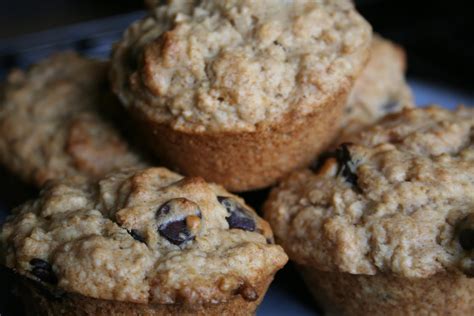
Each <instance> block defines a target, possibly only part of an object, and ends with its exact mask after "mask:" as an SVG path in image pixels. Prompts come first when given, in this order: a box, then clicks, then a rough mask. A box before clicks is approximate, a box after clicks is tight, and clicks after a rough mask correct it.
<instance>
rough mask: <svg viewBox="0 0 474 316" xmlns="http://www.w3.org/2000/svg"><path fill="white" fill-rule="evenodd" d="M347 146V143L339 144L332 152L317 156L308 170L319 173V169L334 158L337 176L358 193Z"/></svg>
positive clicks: (355, 175)
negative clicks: (342, 178) (337, 167)
mask: <svg viewBox="0 0 474 316" xmlns="http://www.w3.org/2000/svg"><path fill="white" fill-rule="evenodd" d="M349 145H350V144H347V143H345V144H341V145H340V146H339V147H338V148H337V149H336V150H335V151H333V152H325V153H322V154H321V155H320V156H319V158H318V160H317V161H316V162H315V163H313V164H312V165H311V166H310V169H311V170H313V171H314V172H317V171H319V169H321V167H322V166H323V165H324V163H325V162H326V161H327V160H328V159H330V158H335V159H336V161H337V164H338V166H339V169H338V171H337V174H338V175H342V177H344V179H345V180H346V182H348V183H350V184H352V185H353V186H354V188H355V189H356V190H358V191H360V188H359V187H358V185H357V180H358V177H357V174H356V173H355V172H354V171H353V170H352V169H353V167H352V166H351V165H352V164H353V161H352V157H351V152H350V151H349Z"/></svg>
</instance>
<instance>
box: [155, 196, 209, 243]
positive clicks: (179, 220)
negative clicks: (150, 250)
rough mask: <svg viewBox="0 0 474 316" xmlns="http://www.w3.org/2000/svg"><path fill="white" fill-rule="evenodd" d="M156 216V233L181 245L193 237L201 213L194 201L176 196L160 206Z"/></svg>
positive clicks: (198, 224)
mask: <svg viewBox="0 0 474 316" xmlns="http://www.w3.org/2000/svg"><path fill="white" fill-rule="evenodd" d="M156 218H157V222H158V233H159V234H160V235H161V236H162V237H164V238H166V240H168V241H169V242H170V243H172V244H173V245H177V246H181V245H183V244H185V243H186V242H188V241H191V240H194V239H195V237H196V233H197V231H198V230H199V228H200V226H201V225H200V220H201V218H202V215H201V210H200V209H199V206H198V205H197V204H196V203H194V202H192V201H190V200H188V199H185V198H177V199H172V200H170V201H168V202H166V203H165V204H163V205H162V206H160V208H159V209H158V211H157V214H156Z"/></svg>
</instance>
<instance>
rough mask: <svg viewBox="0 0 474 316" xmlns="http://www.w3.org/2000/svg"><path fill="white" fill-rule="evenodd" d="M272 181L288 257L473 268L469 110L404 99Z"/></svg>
mask: <svg viewBox="0 0 474 316" xmlns="http://www.w3.org/2000/svg"><path fill="white" fill-rule="evenodd" d="M356 143H357V144H346V145H342V146H341V147H339V148H338V149H337V150H336V151H335V152H333V153H329V154H326V155H323V156H322V157H321V158H320V161H319V163H318V164H317V165H315V167H314V168H313V169H314V171H311V170H305V171H299V172H295V173H294V174H292V175H291V176H290V177H289V178H288V179H286V180H285V181H283V182H282V183H281V184H280V185H279V187H277V188H276V189H274V190H273V192H272V193H271V196H270V198H269V200H268V201H267V203H266V206H265V216H266V218H267V219H268V220H269V222H270V224H271V225H272V227H273V228H274V232H275V235H276V237H277V240H278V241H280V242H281V244H282V245H283V247H284V248H285V250H286V251H287V253H288V254H289V256H290V258H291V259H293V260H295V261H296V262H298V263H299V264H301V265H304V266H309V267H312V268H314V269H318V270H322V271H334V272H348V273H352V274H366V275H374V274H377V273H390V274H392V275H396V276H400V277H407V278H427V277H430V276H432V275H434V274H437V273H442V272H445V271H453V270H455V271H459V272H460V273H464V274H465V275H468V276H472V275H474V215H473V214H474V195H473V192H474V110H473V109H472V108H460V109H458V110H456V111H453V112H451V111H449V110H445V109H441V108H439V107H436V106H432V107H428V108H425V109H406V110H403V111H402V112H400V113H397V114H392V115H389V116H387V117H385V118H384V119H382V120H381V121H380V122H379V123H378V124H377V125H375V126H373V127H371V128H369V129H367V130H366V131H364V132H362V133H361V134H360V135H359V136H358V137H357V138H356Z"/></svg>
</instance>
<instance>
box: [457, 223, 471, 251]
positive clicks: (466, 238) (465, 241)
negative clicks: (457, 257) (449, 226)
mask: <svg viewBox="0 0 474 316" xmlns="http://www.w3.org/2000/svg"><path fill="white" fill-rule="evenodd" d="M459 243H460V244H461V247H462V248H463V249H464V250H467V251H471V250H473V249H474V228H472V229H463V230H461V231H460V232H459Z"/></svg>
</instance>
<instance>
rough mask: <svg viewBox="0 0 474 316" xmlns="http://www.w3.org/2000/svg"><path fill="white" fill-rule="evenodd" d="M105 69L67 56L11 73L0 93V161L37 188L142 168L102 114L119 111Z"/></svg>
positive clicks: (60, 56)
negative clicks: (65, 179)
mask: <svg viewBox="0 0 474 316" xmlns="http://www.w3.org/2000/svg"><path fill="white" fill-rule="evenodd" d="M108 69H109V67H108V63H106V62H102V61H96V60H90V59H86V58H83V57H80V56H78V55H77V54H75V53H72V52H71V53H60V54H56V55H54V56H51V57H49V58H47V59H45V60H43V61H41V62H40V63H39V64H37V65H35V66H33V67H32V68H31V69H29V70H28V71H26V72H23V71H20V70H15V71H13V72H12V73H10V75H9V76H8V79H7V81H6V82H5V84H4V85H3V88H2V91H1V92H0V161H1V162H2V163H3V164H4V165H5V166H7V167H8V168H9V169H11V170H12V171H13V172H14V173H15V174H18V175H19V176H21V177H22V178H23V179H24V180H25V181H27V182H29V183H33V184H36V185H41V184H43V183H44V182H45V181H46V180H49V179H55V178H61V177H65V176H75V175H81V176H85V177H88V178H93V179H98V178H101V177H103V176H104V175H105V174H106V173H108V172H110V171H112V170H114V169H117V168H124V167H130V166H140V165H145V162H144V160H143V159H142V158H141V157H140V156H139V155H138V154H136V153H135V152H134V151H132V149H130V148H129V146H128V145H127V143H126V142H125V140H124V139H123V137H122V135H121V133H120V132H119V131H118V130H116V129H115V127H114V126H113V125H112V124H111V122H110V121H111V120H112V119H110V118H109V117H108V115H107V114H109V112H113V111H114V109H113V108H114V107H118V106H119V105H117V103H118V101H117V100H116V99H115V97H114V96H113V95H112V94H111V93H110V92H108V89H109V88H108V80H107V74H108Z"/></svg>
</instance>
